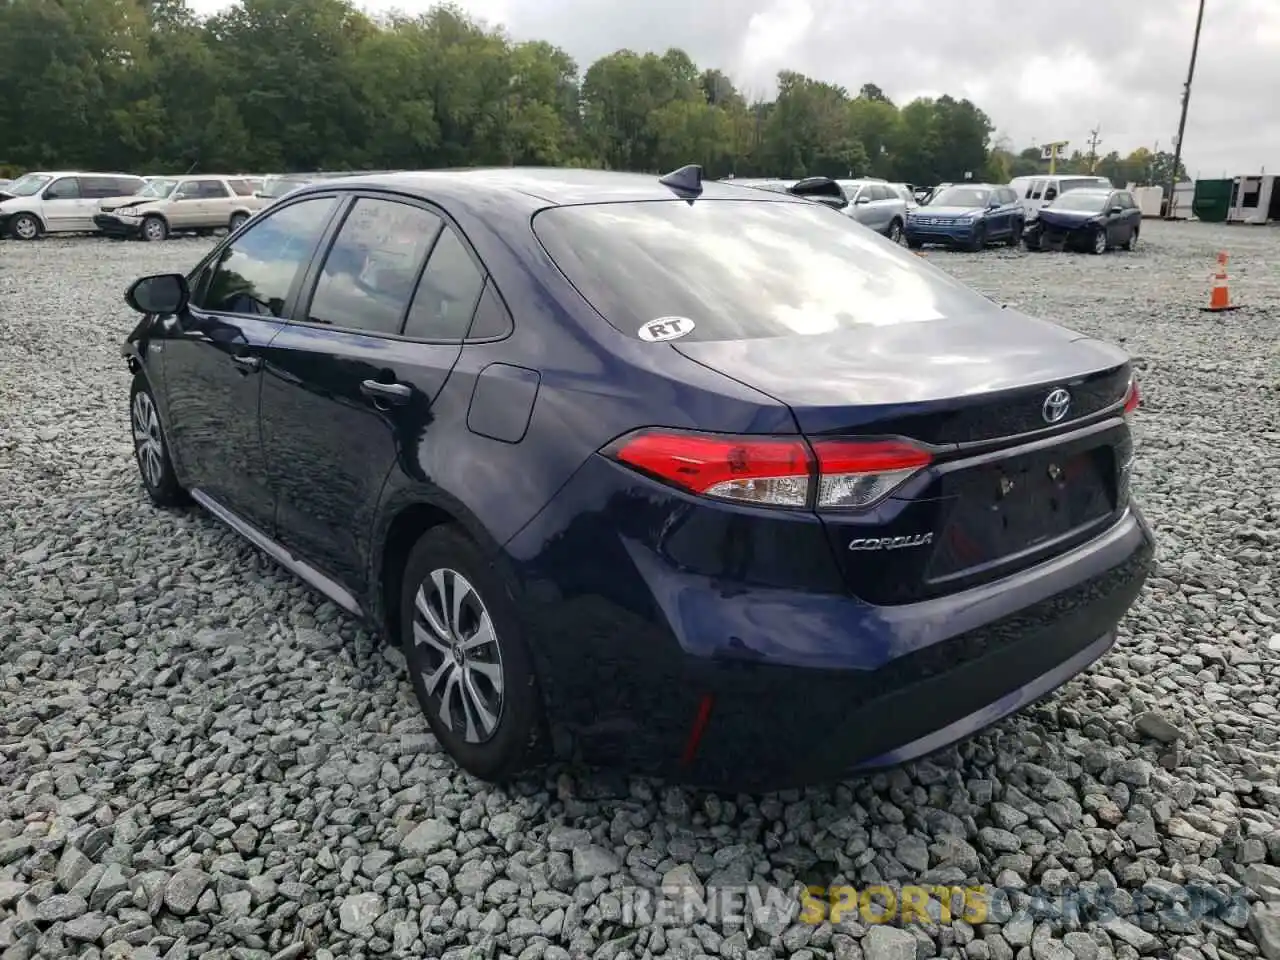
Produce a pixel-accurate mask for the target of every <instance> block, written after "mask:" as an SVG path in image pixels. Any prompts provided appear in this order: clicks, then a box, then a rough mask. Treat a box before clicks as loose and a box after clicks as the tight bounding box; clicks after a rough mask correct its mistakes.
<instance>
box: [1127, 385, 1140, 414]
mask: <svg viewBox="0 0 1280 960" xmlns="http://www.w3.org/2000/svg"><path fill="white" fill-rule="evenodd" d="M1140 403H1142V392H1141V391H1140V390H1139V389H1138V378H1137V376H1131V377H1130V378H1129V388H1128V389H1127V390H1125V392H1124V412H1125V415H1126V416H1128V415H1129V414H1131V413H1133V411H1135V410H1137V409H1138V404H1140Z"/></svg>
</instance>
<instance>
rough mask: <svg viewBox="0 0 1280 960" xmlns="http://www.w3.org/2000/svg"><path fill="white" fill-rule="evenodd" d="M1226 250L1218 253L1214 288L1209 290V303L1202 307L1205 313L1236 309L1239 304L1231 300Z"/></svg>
mask: <svg viewBox="0 0 1280 960" xmlns="http://www.w3.org/2000/svg"><path fill="white" fill-rule="evenodd" d="M1228 259H1229V257H1228V254H1227V252H1226V251H1225V250H1223V251H1222V252H1221V253H1219V254H1218V272H1217V273H1215V274H1214V275H1213V288H1212V289H1211V290H1210V291H1209V305H1208V306H1207V307H1201V308H1200V309H1201V310H1203V311H1204V312H1205V313H1222V312H1224V311H1226V310H1236V309H1238V307H1239V304H1235V303H1232V302H1231V291H1230V290H1228V289H1227V260H1228Z"/></svg>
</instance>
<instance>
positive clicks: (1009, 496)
mask: <svg viewBox="0 0 1280 960" xmlns="http://www.w3.org/2000/svg"><path fill="white" fill-rule="evenodd" d="M673 347H674V349H675V350H677V351H678V352H680V353H681V354H682V355H684V356H685V357H688V358H689V359H692V360H694V361H696V362H698V363H699V364H702V365H704V366H707V367H710V368H712V369H715V370H717V371H719V372H720V373H722V374H725V375H727V376H730V377H732V378H734V379H736V380H738V381H739V382H741V383H744V384H747V385H749V386H751V387H754V388H755V389H757V390H760V391H763V392H764V393H766V394H768V395H770V396H772V397H773V398H774V399H776V400H778V401H779V402H781V403H784V404H786V405H787V406H788V407H789V408H790V409H791V411H792V412H793V414H794V416H795V418H796V422H797V425H798V426H799V428H800V431H801V432H802V433H804V434H805V435H806V436H808V437H809V438H810V439H811V440H817V439H822V438H829V439H834V438H849V437H860V436H861V437H886V436H896V437H905V438H908V439H911V440H915V441H918V442H922V443H926V444H930V445H932V446H933V447H934V462H933V463H932V465H930V466H929V467H927V468H926V469H924V470H923V471H922V472H920V473H919V474H917V475H915V476H913V477H912V478H911V479H910V480H908V481H907V482H906V483H905V484H904V485H903V486H902V487H900V488H899V489H897V490H895V491H894V492H893V493H892V495H891V496H890V497H889V498H888V499H886V500H883V501H881V502H880V503H879V504H876V505H875V506H873V507H872V508H870V509H868V510H861V511H822V512H821V513H820V516H821V517H822V520H823V523H824V525H825V527H826V530H827V535H828V538H829V541H830V544H831V547H832V551H833V553H834V555H835V558H836V561H837V564H838V565H839V566H840V568H841V569H842V571H843V573H844V576H845V581H846V583H847V585H848V587H849V590H850V592H851V593H853V594H855V595H856V596H859V597H861V598H862V599H864V600H866V601H867V602H869V603H876V604H884V605H889V604H897V603H909V602H915V601H919V600H923V599H927V598H930V597H934V596H939V595H943V594H946V593H951V592H955V591H958V590H962V589H967V588H969V587H972V586H976V585H978V584H980V583H984V582H987V581H989V580H992V579H996V578H998V577H1001V576H1007V575H1009V574H1010V573H1013V572H1015V571H1016V570H1019V569H1023V568H1025V567H1027V566H1031V565H1033V564H1035V563H1039V562H1042V561H1044V560H1045V559H1048V558H1049V557H1052V556H1054V555H1056V554H1058V553H1061V552H1064V551H1066V550H1069V549H1071V548H1073V547H1074V546H1076V545H1078V544H1079V543H1081V542H1083V541H1084V540H1086V539H1088V538H1089V537H1091V536H1096V535H1097V533H1098V532H1100V531H1101V530H1102V529H1104V528H1105V527H1106V526H1108V525H1109V524H1110V523H1112V522H1114V521H1115V519H1117V518H1118V517H1119V515H1120V514H1121V513H1122V512H1123V510H1124V508H1125V506H1126V504H1127V480H1128V473H1127V471H1128V463H1129V459H1130V457H1131V455H1132V446H1131V440H1130V437H1129V431H1128V427H1127V425H1126V424H1125V422H1124V421H1123V420H1122V419H1121V418H1120V417H1119V416H1105V415H1102V416H1099V415H1100V414H1103V412H1104V411H1106V410H1108V409H1114V408H1116V405H1117V404H1119V403H1120V402H1121V401H1122V400H1123V399H1124V396H1125V392H1126V388H1127V386H1128V382H1129V373H1130V368H1129V362H1128V357H1127V355H1126V354H1125V353H1124V352H1123V351H1121V350H1119V349H1117V348H1115V347H1112V346H1110V345H1108V344H1105V343H1103V342H1101V341H1097V340H1092V339H1090V338H1087V337H1083V336H1081V335H1079V334H1076V333H1074V332H1072V331H1070V330H1066V329H1064V328H1062V327H1059V326H1056V325H1054V324H1051V323H1047V322H1044V321H1039V320H1034V319H1032V318H1030V317H1026V316H1023V315H1020V314H1017V313H1016V312H1015V311H1011V310H1002V309H1000V308H998V307H995V306H992V307H991V309H990V311H986V312H982V313H973V314H970V315H967V316H963V317H950V318H948V319H945V320H942V321H937V322H927V323H907V324H897V325H890V326H883V327H876V326H866V327H860V328H857V329H852V330H845V331H841V332H838V333H833V334H829V335H822V336H801V337H776V338H762V339H754V340H739V341H704V342H690V341H687V340H683V341H678V342H676V343H674V344H673ZM1057 388H1063V389H1065V390H1067V391H1068V393H1069V395H1070V405H1069V407H1068V410H1067V413H1066V414H1065V415H1064V416H1062V417H1061V418H1060V419H1058V420H1056V421H1054V422H1049V420H1050V419H1051V418H1050V417H1048V416H1047V415H1046V409H1049V407H1050V405H1049V403H1048V398H1049V395H1050V393H1051V392H1052V391H1054V390H1056V389H1057ZM1050 412H1053V411H1052V410H1050ZM1117 413H1118V410H1117Z"/></svg>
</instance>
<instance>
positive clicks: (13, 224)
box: [9, 213, 44, 240]
mask: <svg viewBox="0 0 1280 960" xmlns="http://www.w3.org/2000/svg"><path fill="white" fill-rule="evenodd" d="M42 233H44V225H43V224H42V223H41V222H40V218H39V217H37V216H36V215H35V214H32V213H20V214H18V215H17V216H16V217H14V218H13V219H12V220H10V221H9V234H10V236H12V237H13V239H15V240H38V239H39V238H40V234H42Z"/></svg>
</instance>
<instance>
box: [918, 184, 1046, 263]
mask: <svg viewBox="0 0 1280 960" xmlns="http://www.w3.org/2000/svg"><path fill="white" fill-rule="evenodd" d="M1026 222H1027V217H1026V213H1025V211H1024V210H1023V209H1022V204H1021V203H1020V202H1019V200H1018V195H1017V194H1016V193H1015V192H1014V191H1013V190H1012V189H1010V188H1009V187H1001V186H996V185H995V184H990V183H967V184H963V185H957V186H952V187H945V188H942V189H939V190H938V192H937V193H935V194H934V195H933V196H932V197H931V198H930V199H929V202H928V203H927V204H924V205H923V206H920V207H917V208H916V209H915V210H913V211H911V212H910V213H909V214H907V226H906V237H907V246H909V247H912V248H913V249H917V250H918V249H920V247H922V246H924V245H925V244H926V243H939V244H946V245H947V246H952V247H962V248H964V249H965V250H981V249H983V248H984V247H985V246H986V245H987V244H988V243H990V242H991V241H993V240H1003V241H1004V242H1005V243H1007V244H1009V246H1011V247H1016V246H1017V245H1018V243H1019V241H1020V240H1021V239H1022V231H1023V228H1024V227H1025V226H1026Z"/></svg>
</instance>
